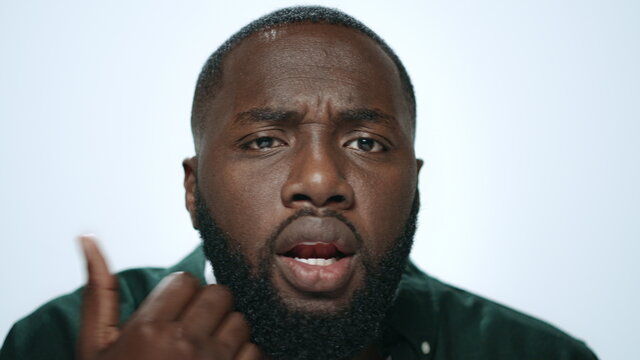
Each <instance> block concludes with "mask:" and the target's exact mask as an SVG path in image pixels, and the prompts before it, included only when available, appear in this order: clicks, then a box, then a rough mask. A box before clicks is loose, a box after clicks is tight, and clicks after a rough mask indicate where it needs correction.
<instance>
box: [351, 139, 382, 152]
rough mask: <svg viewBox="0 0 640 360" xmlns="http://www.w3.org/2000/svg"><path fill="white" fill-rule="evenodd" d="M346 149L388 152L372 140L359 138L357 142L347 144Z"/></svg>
mask: <svg viewBox="0 0 640 360" xmlns="http://www.w3.org/2000/svg"><path fill="white" fill-rule="evenodd" d="M346 147H348V148H350V149H355V150H360V151H364V152H380V151H385V150H387V148H386V147H385V146H384V145H382V144H381V143H380V142H378V141H376V140H373V139H371V138H358V139H356V140H352V141H349V142H348V143H347V144H346Z"/></svg>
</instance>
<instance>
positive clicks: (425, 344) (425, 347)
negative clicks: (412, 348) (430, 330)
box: [420, 341, 431, 355]
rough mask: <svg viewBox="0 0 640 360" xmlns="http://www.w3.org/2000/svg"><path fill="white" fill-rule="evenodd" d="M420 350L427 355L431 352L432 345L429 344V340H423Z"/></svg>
mask: <svg viewBox="0 0 640 360" xmlns="http://www.w3.org/2000/svg"><path fill="white" fill-rule="evenodd" d="M420 350H422V353H423V354H425V355H427V354H428V353H430V352H431V345H429V342H427V341H423V342H422V344H420Z"/></svg>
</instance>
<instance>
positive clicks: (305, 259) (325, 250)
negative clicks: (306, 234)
mask: <svg viewBox="0 0 640 360" xmlns="http://www.w3.org/2000/svg"><path fill="white" fill-rule="evenodd" d="M351 255H353V254H345V253H343V252H342V251H340V250H339V249H338V247H337V246H336V245H335V244H328V243H323V242H303V243H299V244H297V245H296V246H294V247H293V248H292V249H290V250H289V251H287V252H285V253H284V254H282V256H286V257H288V258H293V259H294V260H295V261H299V262H301V263H305V264H308V265H315V266H329V265H332V264H335V263H336V262H338V261H340V259H342V258H345V257H347V256H351Z"/></svg>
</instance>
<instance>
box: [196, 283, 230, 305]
mask: <svg viewBox="0 0 640 360" xmlns="http://www.w3.org/2000/svg"><path fill="white" fill-rule="evenodd" d="M201 297H202V301H203V302H205V303H207V304H212V305H214V304H215V305H216V307H217V308H223V309H229V308H231V307H232V306H233V296H232V295H231V291H229V289H227V288H226V287H223V286H220V285H208V286H206V287H205V288H204V289H203V290H202V294H201Z"/></svg>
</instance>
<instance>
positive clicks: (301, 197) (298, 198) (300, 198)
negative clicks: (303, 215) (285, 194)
mask: <svg viewBox="0 0 640 360" xmlns="http://www.w3.org/2000/svg"><path fill="white" fill-rule="evenodd" d="M292 200H293V201H311V198H310V197H308V196H307V195H305V194H295V195H293V198H292Z"/></svg>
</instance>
